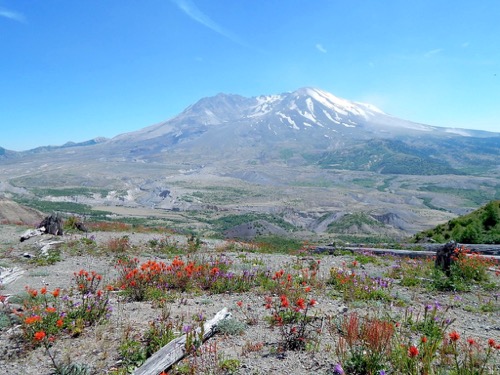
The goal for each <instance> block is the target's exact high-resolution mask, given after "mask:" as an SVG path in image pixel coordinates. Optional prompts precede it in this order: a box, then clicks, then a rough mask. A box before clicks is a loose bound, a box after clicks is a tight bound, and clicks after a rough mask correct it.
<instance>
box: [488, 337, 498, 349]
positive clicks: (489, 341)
mask: <svg viewBox="0 0 500 375" xmlns="http://www.w3.org/2000/svg"><path fill="white" fill-rule="evenodd" d="M496 344H497V343H496V342H495V340H493V339H489V340H488V345H489V346H490V347H492V348H494V347H495V345H496Z"/></svg>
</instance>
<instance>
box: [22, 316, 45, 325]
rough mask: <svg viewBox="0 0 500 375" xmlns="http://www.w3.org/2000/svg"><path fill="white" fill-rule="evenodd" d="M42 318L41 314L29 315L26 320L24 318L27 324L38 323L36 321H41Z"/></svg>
mask: <svg viewBox="0 0 500 375" xmlns="http://www.w3.org/2000/svg"><path fill="white" fill-rule="evenodd" d="M41 320H42V318H40V316H38V315H35V316H29V317H27V318H26V319H25V320H24V323H26V324H33V323H36V322H39V321H41Z"/></svg>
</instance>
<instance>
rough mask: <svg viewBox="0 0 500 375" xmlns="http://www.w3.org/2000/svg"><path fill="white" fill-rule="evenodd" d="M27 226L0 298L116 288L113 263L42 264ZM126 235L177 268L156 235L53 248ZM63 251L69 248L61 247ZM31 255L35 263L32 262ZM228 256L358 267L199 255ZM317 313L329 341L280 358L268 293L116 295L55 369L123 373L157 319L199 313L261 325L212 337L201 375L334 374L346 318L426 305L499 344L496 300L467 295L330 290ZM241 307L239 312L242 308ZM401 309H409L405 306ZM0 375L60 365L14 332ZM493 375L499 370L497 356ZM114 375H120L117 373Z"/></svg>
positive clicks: (244, 253)
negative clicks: (87, 281)
mask: <svg viewBox="0 0 500 375" xmlns="http://www.w3.org/2000/svg"><path fill="white" fill-rule="evenodd" d="M25 229H26V228H25V227H19V226H14V225H3V226H0V246H1V247H0V249H1V250H0V267H2V273H0V277H2V274H3V275H6V274H7V270H12V269H15V270H17V271H19V272H18V273H17V274H18V277H17V278H16V279H15V280H13V281H11V282H9V283H4V284H3V285H0V288H1V289H0V295H3V296H15V295H19V294H21V293H23V292H24V290H25V287H26V286H30V287H31V288H41V287H43V286H46V287H47V288H48V289H50V290H53V289H55V288H62V289H64V288H68V286H69V285H70V283H71V281H72V277H73V273H74V272H75V271H78V270H80V269H87V270H94V271H96V272H98V273H100V274H102V275H103V276H104V278H105V279H107V280H112V279H113V278H114V277H115V276H116V275H115V270H114V267H113V266H114V263H115V260H116V259H115V256H114V254H103V253H100V254H85V253H83V254H76V253H71V252H68V251H63V252H62V254H61V256H62V259H61V261H59V262H57V263H55V264H53V265H38V264H37V263H36V261H34V260H33V259H34V258H28V256H30V255H33V256H36V255H37V251H38V249H39V247H40V245H39V244H38V243H39V241H40V240H44V241H48V240H50V239H51V237H50V236H42V237H36V238H31V239H29V240H28V241H25V242H22V243H21V242H19V237H20V235H21V233H22V232H23V231H24V230H25ZM124 235H127V236H128V238H129V241H130V243H131V244H132V245H133V247H134V248H135V249H136V253H137V256H139V257H140V258H141V260H146V259H154V258H156V259H160V260H163V261H170V260H171V259H172V258H173V256H166V255H163V254H154V253H153V252H152V251H151V249H150V248H149V245H148V244H149V241H150V240H152V239H158V238H159V237H161V236H164V234H158V233H121V232H120V233H114V232H95V233H89V234H85V235H82V234H77V233H75V234H70V235H64V236H62V237H57V238H55V239H54V240H58V241H62V242H63V243H70V242H71V241H75V240H77V239H78V238H80V237H82V236H93V239H95V241H96V242H97V243H98V244H103V245H104V244H106V242H107V241H109V240H110V239H113V238H119V237H122V236H124ZM169 238H170V240H171V241H173V242H177V243H178V244H179V246H182V245H183V244H185V242H186V239H185V238H184V237H182V236H179V237H176V236H170V237H169ZM63 248H64V247H63ZM28 254H29V255H28ZM221 254H224V255H225V256H226V257H227V258H228V259H230V260H231V261H232V262H233V265H232V267H233V269H234V271H235V272H238V271H241V270H242V269H245V268H246V267H248V266H253V267H263V268H266V269H270V270H272V271H273V272H274V271H277V270H279V269H285V270H293V269H300V268H302V267H306V266H307V265H308V264H310V262H311V261H314V262H316V261H318V260H320V264H321V265H320V277H321V278H324V279H326V278H327V277H328V275H329V271H330V269H331V268H332V267H341V266H342V265H343V264H345V263H350V262H352V261H353V256H352V255H338V256H335V255H321V256H319V255H312V254H308V253H303V254H300V255H297V256H296V255H293V256H291V255H279V254H274V255H272V254H260V253H257V252H252V251H249V249H239V250H235V248H234V246H233V247H227V246H225V244H224V243H223V242H222V241H216V240H206V241H204V242H203V243H202V245H201V248H200V249H199V250H198V252H197V253H196V256H200V257H202V256H205V257H209V256H213V255H221ZM393 264H394V259H393V258H382V259H381V262H378V264H376V265H375V264H372V263H368V264H366V265H364V266H363V269H362V272H366V273H368V274H371V275H382V274H383V273H384V271H385V270H387V269H389V268H390V267H391V266H392V265H393ZM313 294H314V298H315V299H316V300H317V301H318V304H317V305H316V306H315V307H314V311H315V313H316V314H317V315H318V316H319V317H321V318H322V324H321V327H320V328H321V329H322V333H321V336H320V340H319V341H318V346H317V347H316V348H309V350H306V351H300V352H295V351H285V352H280V351H278V350H277V343H278V342H279V339H280V337H279V331H278V330H277V329H274V330H272V329H270V326H269V323H268V321H267V320H266V319H265V316H266V315H268V311H267V310H266V309H265V307H264V305H265V293H264V292H262V291H259V290H255V291H253V292H250V293H232V294H230V293H224V294H217V295H208V294H192V293H184V294H176V295H175V298H172V300H171V301H170V302H168V304H167V306H165V307H163V308H160V307H157V306H154V304H152V303H151V302H130V301H127V300H125V299H124V298H122V297H121V296H120V294H119V293H118V292H114V293H113V294H112V301H111V302H112V306H113V311H112V315H111V317H110V319H109V321H108V322H107V323H104V324H101V325H98V326H96V327H91V328H89V329H86V330H85V331H84V332H83V334H81V335H80V336H78V337H74V338H72V337H63V338H61V339H59V340H57V341H56V342H55V343H54V344H53V346H52V348H51V351H52V353H53V354H54V355H55V357H56V360H57V361H61V362H62V361H68V362H71V363H79V364H85V365H86V366H87V367H88V368H89V369H91V372H92V373H95V374H107V373H112V372H113V371H116V369H117V368H119V367H120V366H121V365H122V363H123V362H122V358H120V355H119V352H118V347H119V346H120V344H121V343H122V342H123V339H124V337H125V336H128V337H140V335H141V333H142V332H144V331H145V330H146V329H147V327H148V322H150V321H153V320H155V319H158V318H159V317H160V316H161V314H162V313H163V314H165V313H166V311H168V314H170V317H171V318H172V319H173V320H177V321H179V320H182V319H184V321H185V322H186V323H188V322H190V321H192V320H193V317H195V316H199V315H200V314H201V315H203V316H204V317H206V318H207V319H210V318H211V317H212V316H214V315H215V314H216V313H217V312H218V311H219V310H221V309H222V308H224V307H227V308H229V310H230V311H231V313H232V318H234V319H236V320H237V321H239V322H245V321H246V320H248V318H249V317H251V318H254V320H255V324H253V325H248V326H247V327H246V328H245V329H244V330H243V331H242V332H241V333H240V334H236V335H234V334H226V335H223V334H220V333H219V334H217V335H216V336H214V337H213V338H211V339H210V340H209V341H208V343H207V346H206V348H210V350H208V349H207V350H206V351H205V354H203V355H201V356H200V357H199V358H198V359H197V360H196V361H195V365H196V366H197V367H196V368H197V369H198V370H197V372H195V373H210V371H212V372H211V373H223V371H222V370H220V369H219V370H217V371H219V372H216V371H215V370H214V368H215V367H216V366H215V365H214V362H217V360H214V356H219V360H220V358H222V357H223V358H225V359H238V360H239V361H240V362H239V368H238V370H237V371H236V373H238V374H333V368H334V366H335V364H336V363H337V361H338V358H337V356H336V353H335V347H336V345H337V340H338V331H337V326H336V324H335V322H336V321H338V319H341V318H342V316H343V315H345V314H349V313H350V312H353V311H357V312H359V314H360V315H367V314H372V315H373V314H385V315H388V316H392V317H394V319H395V321H397V319H398V318H399V317H401V314H403V313H404V311H405V309H407V308H408V307H411V308H413V309H414V310H415V311H417V310H419V309H420V308H421V307H422V306H424V305H426V304H429V303H432V304H434V303H439V304H440V305H442V306H443V310H442V311H443V313H444V310H445V306H446V307H448V311H447V312H446V314H447V316H448V317H449V318H450V319H456V320H455V321H454V323H453V324H452V326H451V327H450V329H454V330H457V331H458V332H460V333H461V334H462V335H463V336H464V337H475V338H477V339H479V340H483V341H485V340H488V339H489V338H493V339H495V340H496V341H497V342H499V341H500V319H499V314H498V311H499V307H500V301H498V291H497V292H496V293H495V292H493V293H492V292H491V291H490V292H488V293H485V292H481V291H476V292H470V293H461V294H454V293H437V292H430V291H428V290H427V289H424V288H411V289H410V288H404V287H401V286H399V285H398V284H397V282H396V283H395V284H394V286H393V288H392V290H391V295H393V296H394V297H396V298H397V299H396V300H397V301H400V302H401V303H383V302H377V301H355V302H351V303H345V302H344V301H343V300H342V299H341V297H340V296H338V295H335V294H334V293H332V292H331V290H329V289H328V288H324V289H322V290H317V291H313ZM486 300H488V301H489V302H491V304H492V306H493V307H494V308H493V311H492V312H483V311H480V309H479V308H478V307H479V306H481V305H482V304H484V302H485V301H486ZM239 301H241V304H242V306H243V309H242V308H239V307H238V305H237V303H238V302H239ZM400 305H405V307H402V306H400ZM0 329H1V331H0V333H1V336H0V374H5V375H8V374H12V375H14V374H16V375H17V374H35V373H36V374H51V373H53V366H52V364H51V361H50V358H49V357H48V355H47V353H46V351H45V349H44V348H38V349H35V350H28V349H26V348H25V347H24V346H23V345H22V343H21V341H20V340H19V338H18V336H17V335H18V334H19V328H18V327H16V325H15V324H14V325H13V326H3V327H0ZM496 361H497V367H496V370H493V371H500V367H499V364H498V356H497V358H496ZM115 373H116V372H115ZM496 373H500V372H496Z"/></svg>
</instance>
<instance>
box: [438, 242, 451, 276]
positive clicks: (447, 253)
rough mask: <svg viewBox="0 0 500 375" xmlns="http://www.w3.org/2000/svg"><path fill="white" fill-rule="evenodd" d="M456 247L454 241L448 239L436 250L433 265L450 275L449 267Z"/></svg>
mask: <svg viewBox="0 0 500 375" xmlns="http://www.w3.org/2000/svg"><path fill="white" fill-rule="evenodd" d="M456 248H457V243H456V242H455V241H450V242H448V243H447V244H445V245H443V246H441V247H440V248H438V249H437V250H436V261H435V262H434V266H435V267H436V268H438V269H440V270H441V271H443V272H444V273H445V274H446V276H450V267H451V264H452V263H453V259H452V256H453V254H454V253H455V249H456Z"/></svg>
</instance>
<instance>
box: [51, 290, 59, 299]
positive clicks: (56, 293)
mask: <svg viewBox="0 0 500 375" xmlns="http://www.w3.org/2000/svg"><path fill="white" fill-rule="evenodd" d="M60 292H61V289H59V288H57V289H54V291H53V292H52V295H53V296H54V298H57V297H59V293H60Z"/></svg>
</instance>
